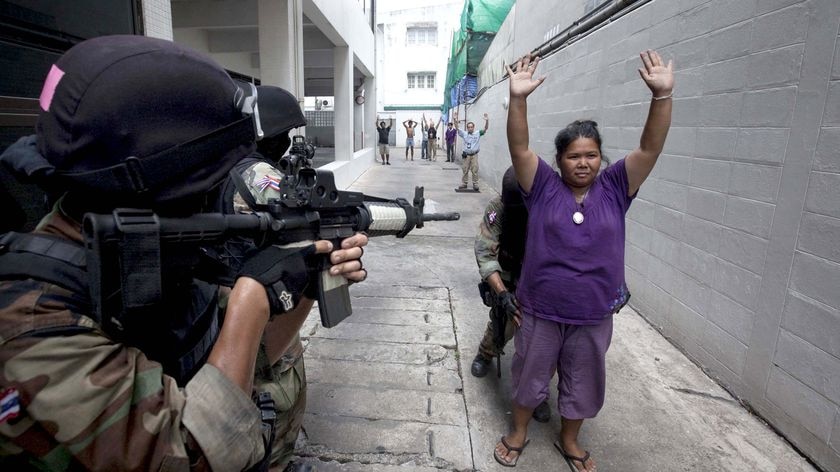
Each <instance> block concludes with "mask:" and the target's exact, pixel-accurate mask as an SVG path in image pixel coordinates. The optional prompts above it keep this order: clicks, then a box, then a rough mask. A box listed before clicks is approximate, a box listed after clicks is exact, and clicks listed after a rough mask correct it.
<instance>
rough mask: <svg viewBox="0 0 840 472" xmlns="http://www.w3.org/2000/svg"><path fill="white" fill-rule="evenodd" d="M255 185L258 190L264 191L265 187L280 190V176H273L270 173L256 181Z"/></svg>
mask: <svg viewBox="0 0 840 472" xmlns="http://www.w3.org/2000/svg"><path fill="white" fill-rule="evenodd" d="M256 184H257V187H259V188H260V192H265V189H267V188H270V189H272V190H277V191H278V192H279V191H280V178H279V177H273V176H271V175H265V176H263V178H261V179H260V180H258V181H257V182H256Z"/></svg>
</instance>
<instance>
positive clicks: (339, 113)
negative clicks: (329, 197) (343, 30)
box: [333, 46, 354, 161]
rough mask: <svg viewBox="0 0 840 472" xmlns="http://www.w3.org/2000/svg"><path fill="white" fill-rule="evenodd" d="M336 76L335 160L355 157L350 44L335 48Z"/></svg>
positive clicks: (346, 159) (351, 53)
mask: <svg viewBox="0 0 840 472" xmlns="http://www.w3.org/2000/svg"><path fill="white" fill-rule="evenodd" d="M333 66H334V69H335V72H334V73H335V77H334V80H333V84H334V85H333V88H334V91H333V93H334V95H335V115H334V118H335V119H334V125H335V160H336V161H348V160H350V159H351V158H352V157H353V129H354V127H353V106H354V103H353V51H352V50H351V49H350V48H349V47H348V46H336V47H335V48H333Z"/></svg>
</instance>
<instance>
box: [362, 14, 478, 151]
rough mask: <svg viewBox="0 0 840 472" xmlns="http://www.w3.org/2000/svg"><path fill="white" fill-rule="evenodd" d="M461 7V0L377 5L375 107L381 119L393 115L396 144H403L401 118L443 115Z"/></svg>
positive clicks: (393, 133)
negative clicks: (451, 54) (453, 35)
mask: <svg viewBox="0 0 840 472" xmlns="http://www.w3.org/2000/svg"><path fill="white" fill-rule="evenodd" d="M462 7H463V1H462V0H429V1H425V2H422V3H416V4H415V3H411V2H403V1H397V0H388V1H379V2H377V4H376V8H377V10H376V24H377V26H376V42H377V47H378V48H379V49H378V50H379V54H378V57H377V62H378V65H377V70H378V71H379V76H378V78H379V82H378V88H379V94H378V104H377V110H378V111H379V112H380V117H381V118H385V119H387V118H393V119H394V121H395V128H394V130H392V139H393V141H392V143H393V142H395V144H396V145H397V146H404V145H405V138H406V134H405V129H404V128H403V126H402V123H403V122H404V121H406V120H409V119H411V120H414V121H420V120H421V118H422V116H423V115H424V114H425V116H426V119H427V120H434V121H435V122H436V123H437V121H438V119H439V118H440V116H441V113H440V109H441V105H442V104H443V93H444V86H445V85H446V84H445V81H446V63H447V59H448V56H449V49H450V45H451V38H452V32H453V31H454V30H456V29H457V28H458V27H459V24H458V21H459V15H460V13H461V8H462ZM418 144H419V142H418Z"/></svg>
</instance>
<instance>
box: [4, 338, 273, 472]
mask: <svg viewBox="0 0 840 472" xmlns="http://www.w3.org/2000/svg"><path fill="white" fill-rule="evenodd" d="M0 365H2V366H3V369H2V370H0V392H4V395H5V396H6V397H9V398H10V395H14V396H15V397H16V399H17V400H18V401H19V405H20V412H19V413H18V416H17V417H16V418H14V419H8V420H5V421H0V446H2V447H0V450H2V451H4V452H6V453H8V452H11V453H13V454H14V453H21V452H25V453H26V455H27V456H29V457H30V459H31V460H32V461H34V462H35V463H36V464H38V466H39V467H40V468H44V469H49V470H66V469H68V468H70V469H75V468H83V469H87V470H129V469H130V470H178V471H185V470H189V469H190V468H191V465H192V466H201V465H207V464H209V466H210V467H211V468H212V469H213V470H241V469H243V468H245V467H246V466H248V465H250V464H253V463H255V462H256V461H258V460H259V459H260V458H261V457H262V455H263V451H264V449H263V441H262V436H261V434H260V422H259V414H258V412H257V410H256V407H255V406H254V404H253V403H252V402H251V400H250V398H248V396H247V395H245V393H243V392H242V391H241V390H239V389H238V388H237V387H236V386H235V385H233V384H232V383H231V382H230V381H229V380H227V379H226V378H225V377H224V375H222V374H221V372H219V371H218V370H217V369H216V368H215V367H213V366H210V365H205V366H204V367H203V368H202V369H201V370H200V371H199V372H198V374H196V375H195V377H194V378H193V379H192V380H191V381H190V382H189V383H188V384H187V386H186V388H185V389H184V390H181V389H179V388H178V386H177V385H176V383H175V381H174V380H173V379H171V378H170V377H167V376H165V375H163V373H162V370H161V366H160V364H158V363H156V362H153V361H150V360H149V359H147V358H146V357H145V355H143V353H141V352H140V351H139V350H137V349H135V348H132V347H126V346H124V345H121V344H116V343H114V342H112V341H111V340H109V339H108V338H105V337H104V336H102V335H100V334H98V333H96V332H88V333H82V334H74V335H70V336H52V337H31V336H30V337H20V338H15V339H13V340H11V341H8V342H6V343H5V344H3V345H2V346H0ZM9 392H11V393H9ZM196 444H197V445H198V446H200V449H199V448H198V447H197V446H196ZM202 453H203V454H202ZM202 456H203V459H205V460H206V462H205V461H204V460H200V459H201V458H202ZM196 459H199V460H196ZM191 461H194V462H193V464H191ZM79 465H81V467H78V466H79Z"/></svg>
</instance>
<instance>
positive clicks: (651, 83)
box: [639, 49, 674, 97]
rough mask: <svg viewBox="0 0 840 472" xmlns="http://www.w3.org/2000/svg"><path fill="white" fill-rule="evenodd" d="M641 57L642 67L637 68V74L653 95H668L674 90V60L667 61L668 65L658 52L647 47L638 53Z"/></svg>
mask: <svg viewBox="0 0 840 472" xmlns="http://www.w3.org/2000/svg"><path fill="white" fill-rule="evenodd" d="M639 56H640V57H641V58H642V64H643V65H644V67H643V68H641V69H639V75H640V76H642V80H644V81H645V84H646V85H647V86H648V88H649V89H650V91H651V92H652V93H653V96H654V97H665V96H669V95H670V94H671V92H673V90H674V61H668V65H665V63H664V62H663V61H662V58H661V57H659V53H657V52H656V51H654V50H651V49H648V50H647V51H644V52H642V53H641V54H639Z"/></svg>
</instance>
